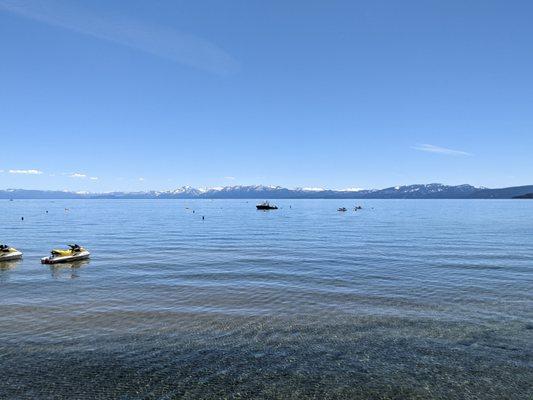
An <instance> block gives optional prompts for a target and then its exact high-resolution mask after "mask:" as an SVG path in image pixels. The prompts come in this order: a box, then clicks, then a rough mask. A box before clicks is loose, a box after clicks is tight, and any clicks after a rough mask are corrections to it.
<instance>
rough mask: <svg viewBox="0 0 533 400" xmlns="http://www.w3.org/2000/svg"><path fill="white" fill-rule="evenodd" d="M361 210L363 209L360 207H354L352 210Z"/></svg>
mask: <svg viewBox="0 0 533 400" xmlns="http://www.w3.org/2000/svg"><path fill="white" fill-rule="evenodd" d="M362 209H363V207H361V206H355V207H354V208H353V210H354V211H357V210H362Z"/></svg>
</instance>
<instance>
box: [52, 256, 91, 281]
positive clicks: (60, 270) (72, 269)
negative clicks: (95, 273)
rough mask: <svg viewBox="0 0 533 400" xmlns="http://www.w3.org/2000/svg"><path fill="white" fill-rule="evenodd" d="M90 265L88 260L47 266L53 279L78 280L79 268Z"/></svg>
mask: <svg viewBox="0 0 533 400" xmlns="http://www.w3.org/2000/svg"><path fill="white" fill-rule="evenodd" d="M89 263H90V260H78V261H72V262H64V263H57V264H49V265H47V267H49V268H50V273H51V274H52V277H53V278H54V279H62V278H70V279H75V278H79V277H80V275H79V273H80V268H82V267H83V266H85V265H87V264H89Z"/></svg>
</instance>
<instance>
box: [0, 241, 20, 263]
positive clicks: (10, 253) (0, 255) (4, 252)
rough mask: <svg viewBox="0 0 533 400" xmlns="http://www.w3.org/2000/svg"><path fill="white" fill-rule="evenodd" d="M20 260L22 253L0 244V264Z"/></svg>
mask: <svg viewBox="0 0 533 400" xmlns="http://www.w3.org/2000/svg"><path fill="white" fill-rule="evenodd" d="M21 258H22V253H21V252H20V251H18V250H17V249H15V248H13V247H9V246H6V245H5V244H0V262H2V261H13V260H19V259H21Z"/></svg>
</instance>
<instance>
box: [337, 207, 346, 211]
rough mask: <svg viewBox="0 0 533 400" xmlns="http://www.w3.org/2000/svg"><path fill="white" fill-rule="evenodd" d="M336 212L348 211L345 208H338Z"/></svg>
mask: <svg viewBox="0 0 533 400" xmlns="http://www.w3.org/2000/svg"><path fill="white" fill-rule="evenodd" d="M337 211H341V212H344V211H348V209H347V208H346V207H340V208H337Z"/></svg>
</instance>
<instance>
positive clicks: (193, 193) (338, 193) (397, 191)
mask: <svg viewBox="0 0 533 400" xmlns="http://www.w3.org/2000/svg"><path fill="white" fill-rule="evenodd" d="M527 193H533V185H532V186H517V187H509V188H502V189H487V188H478V187H475V186H472V185H457V186H450V185H443V184H440V183H431V184H427V185H405V186H394V187H389V188H385V189H359V188H349V189H344V190H331V189H324V188H313V187H308V188H296V189H287V188H284V187H281V186H264V185H249V186H225V187H216V188H200V189H199V188H194V187H191V186H183V187H180V188H177V189H173V190H166V191H149V192H112V193H87V192H67V191H43V190H23V189H6V190H0V199H78V198H81V199H115V198H118V199H157V198H162V199H261V200H267V199H470V198H482V199H491V198H496V199H498V198H499V199H510V198H513V197H516V196H522V195H524V194H527Z"/></svg>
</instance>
